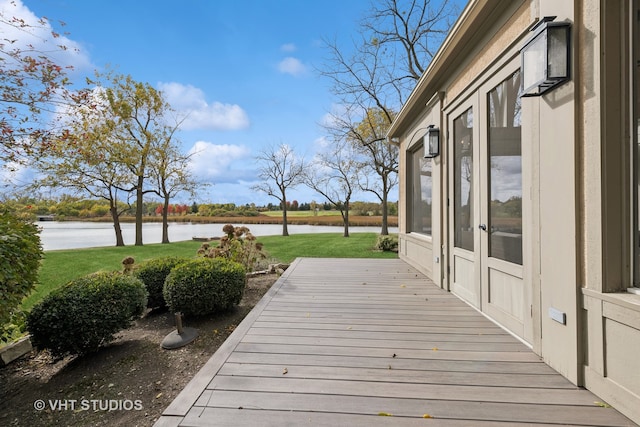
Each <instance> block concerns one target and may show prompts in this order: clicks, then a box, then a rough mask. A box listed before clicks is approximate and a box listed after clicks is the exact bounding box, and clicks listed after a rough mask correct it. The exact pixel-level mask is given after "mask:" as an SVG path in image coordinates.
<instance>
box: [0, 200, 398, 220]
mask: <svg viewBox="0 0 640 427" xmlns="http://www.w3.org/2000/svg"><path fill="white" fill-rule="evenodd" d="M2 204H3V205H4V207H5V208H8V209H9V210H11V211H13V212H16V213H18V214H20V215H21V216H23V217H32V218H34V219H35V218H36V217H41V216H53V217H54V218H56V219H59V220H64V219H75V218H81V219H90V218H101V217H108V216H109V212H110V205H109V202H108V201H107V200H101V199H82V198H76V197H71V196H62V197H60V198H59V199H35V198H30V197H23V198H20V199H13V200H5V201H3V202H2ZM338 207H341V206H338ZM338 207H336V206H334V205H332V204H330V203H317V202H315V201H312V202H310V203H299V202H298V201H297V200H293V201H291V202H287V210H289V211H320V210H322V211H331V210H335V209H336V208H338ZM117 209H118V211H119V212H121V214H122V215H123V216H129V215H134V214H135V209H136V206H135V204H127V203H124V202H119V203H118V206H117ZM162 210H163V206H162V204H161V203H159V202H157V201H149V202H145V203H144V209H143V211H144V212H145V214H146V215H147V216H160V215H162ZM280 210H282V207H281V206H280V205H279V204H273V203H269V204H267V205H266V206H258V205H256V204H254V203H251V204H245V205H236V204H235V203H200V204H198V203H196V202H193V203H191V204H170V205H169V207H168V213H169V215H170V216H174V217H175V216H193V215H195V216H206V217H234V216H243V217H250V216H258V215H260V214H261V213H262V212H265V211H280ZM350 212H351V214H352V215H362V216H379V215H381V213H382V205H381V204H380V203H372V202H353V203H351V205H350ZM397 212H398V205H397V203H395V202H394V203H389V215H397Z"/></svg>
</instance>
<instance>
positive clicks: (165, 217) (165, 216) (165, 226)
mask: <svg viewBox="0 0 640 427" xmlns="http://www.w3.org/2000/svg"><path fill="white" fill-rule="evenodd" d="M162 243H169V198H168V197H165V198H164V205H163V206H162Z"/></svg>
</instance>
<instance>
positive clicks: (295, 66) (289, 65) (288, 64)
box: [278, 56, 307, 77]
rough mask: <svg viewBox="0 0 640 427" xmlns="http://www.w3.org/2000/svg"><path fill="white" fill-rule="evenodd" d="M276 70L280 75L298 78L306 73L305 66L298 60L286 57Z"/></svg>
mask: <svg viewBox="0 0 640 427" xmlns="http://www.w3.org/2000/svg"><path fill="white" fill-rule="evenodd" d="M278 70H279V71H280V72H281V73H285V74H291V75H292V76H294V77H300V76H302V75H304V74H305V73H306V72H307V66H306V65H304V64H303V63H302V62H300V60H299V59H297V58H294V57H292V56H288V57H286V58H284V59H283V60H282V61H280V62H279V63H278Z"/></svg>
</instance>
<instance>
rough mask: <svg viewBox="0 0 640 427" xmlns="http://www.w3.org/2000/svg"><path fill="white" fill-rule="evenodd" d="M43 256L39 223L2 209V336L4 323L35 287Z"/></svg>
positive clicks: (0, 265)
mask: <svg viewBox="0 0 640 427" xmlns="http://www.w3.org/2000/svg"><path fill="white" fill-rule="evenodd" d="M41 258H42V248H41V247H40V236H39V235H38V227H36V226H35V225H34V224H33V223H32V222H31V221H29V220H26V219H20V218H18V217H17V216H15V215H13V214H11V213H9V212H5V211H0V336H3V335H4V333H5V332H7V331H5V330H4V329H5V325H6V324H9V323H10V322H11V321H12V320H13V319H14V318H15V316H16V314H15V311H16V310H17V308H18V307H19V306H20V303H21V302H22V299H23V298H24V297H25V296H27V295H29V294H30V293H31V291H32V290H33V289H34V288H35V285H36V282H37V281H38V269H39V267H40V259H41ZM7 327H8V325H7Z"/></svg>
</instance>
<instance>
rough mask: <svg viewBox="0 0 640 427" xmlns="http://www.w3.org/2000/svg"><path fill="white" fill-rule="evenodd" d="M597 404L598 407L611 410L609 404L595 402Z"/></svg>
mask: <svg viewBox="0 0 640 427" xmlns="http://www.w3.org/2000/svg"><path fill="white" fill-rule="evenodd" d="M593 403H595V404H596V406H599V407H601V408H611V405H609V404H608V403H604V402H593Z"/></svg>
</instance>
